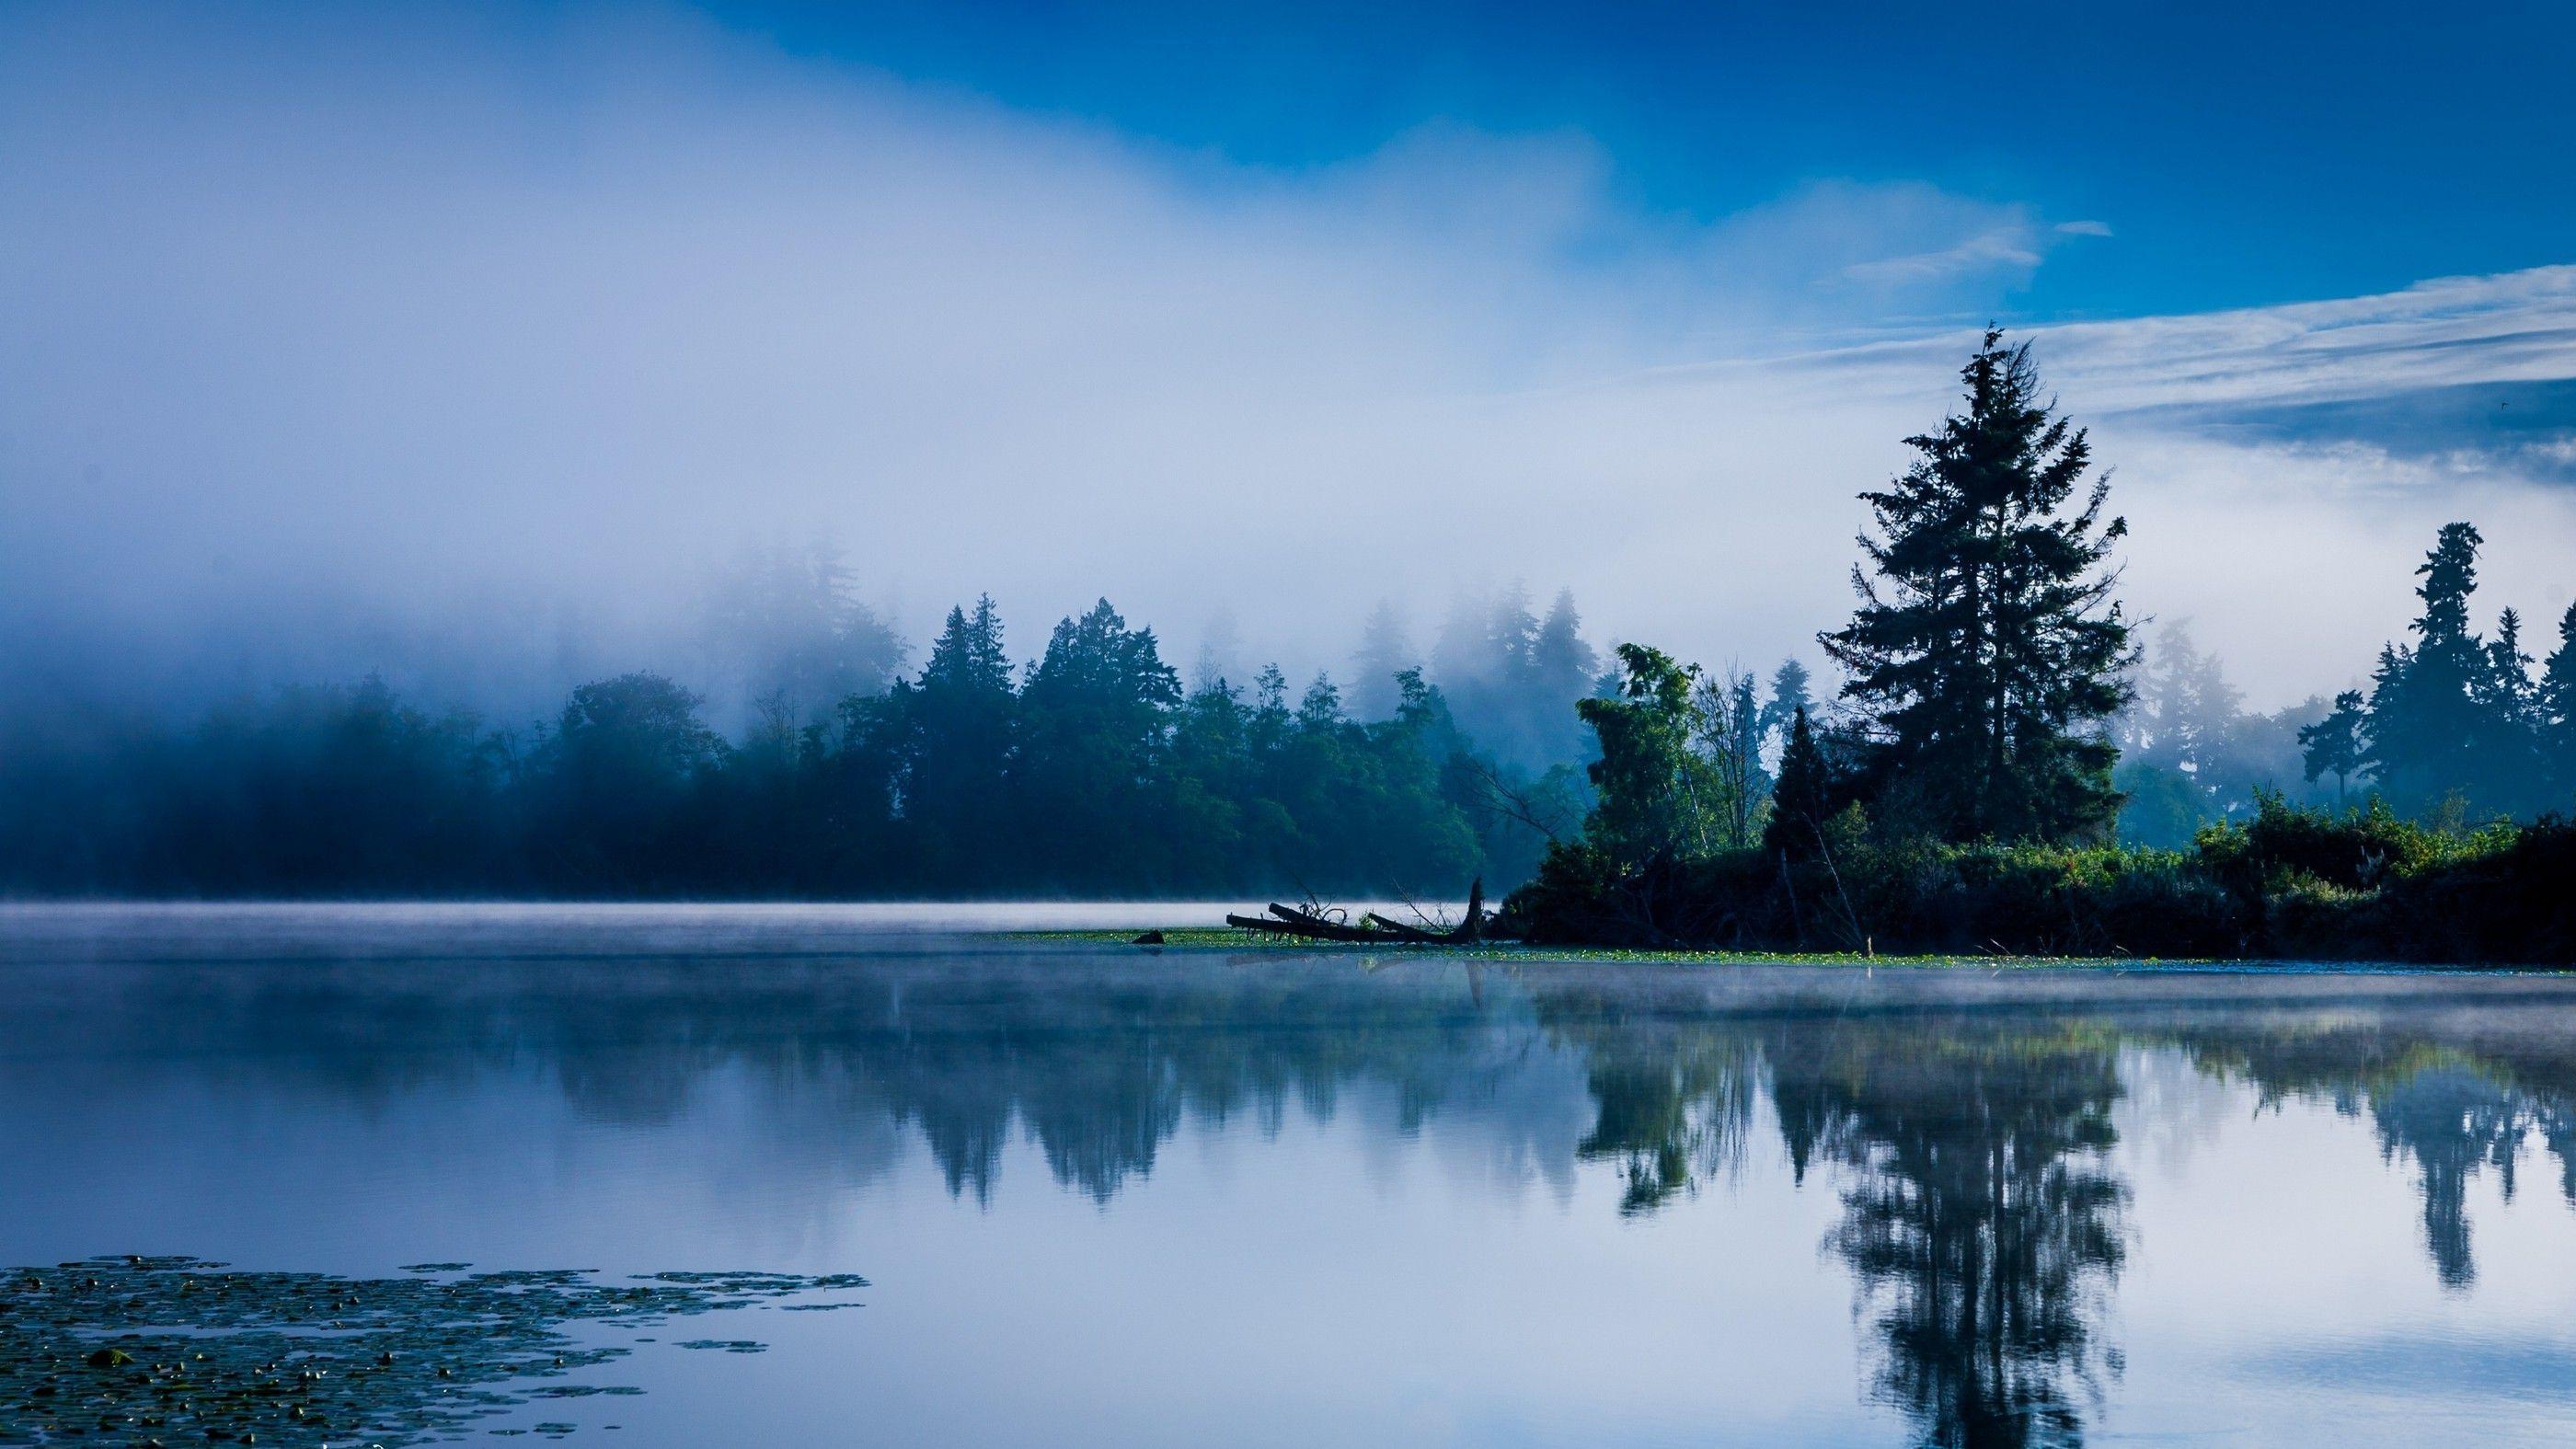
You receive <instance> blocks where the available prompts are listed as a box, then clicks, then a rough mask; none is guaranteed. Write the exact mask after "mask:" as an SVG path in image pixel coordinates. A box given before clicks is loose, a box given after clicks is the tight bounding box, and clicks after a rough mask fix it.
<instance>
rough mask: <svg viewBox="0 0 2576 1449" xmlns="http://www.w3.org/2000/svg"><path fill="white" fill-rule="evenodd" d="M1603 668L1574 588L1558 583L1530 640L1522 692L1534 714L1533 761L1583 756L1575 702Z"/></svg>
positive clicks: (1531, 729) (1540, 763)
mask: <svg viewBox="0 0 2576 1449" xmlns="http://www.w3.org/2000/svg"><path fill="white" fill-rule="evenodd" d="M1600 672H1601V656H1600V654H1598V653H1597V652H1595V651H1594V649H1593V647H1592V646H1591V645H1590V644H1588V643H1586V642H1584V638H1583V616H1582V615H1581V614H1580V613H1578V612H1576V610H1575V607H1574V592H1573V590H1571V589H1559V590H1558V591H1557V594H1556V600H1555V602H1553V603H1551V604H1549V605H1548V609H1547V617H1546V618H1545V619H1544V620H1542V621H1541V622H1540V624H1539V626H1538V634H1537V637H1536V638H1535V639H1534V640H1533V641H1532V643H1531V645H1530V667H1529V682H1528V686H1527V690H1526V692H1525V693H1524V695H1523V697H1522V699H1523V705H1524V708H1525V709H1526V710H1527V711H1528V712H1529V715H1530V719H1529V723H1528V732H1529V736H1530V743H1531V744H1532V746H1533V747H1534V758H1533V759H1532V760H1531V761H1530V763H1531V764H1532V765H1533V766H1543V765H1548V764H1554V763H1556V762H1558V761H1569V762H1570V761H1574V760H1579V759H1580V758H1582V756H1583V753H1584V739H1583V724H1582V720H1581V718H1580V717H1579V716H1577V715H1576V714H1575V713H1574V710H1573V708H1572V705H1573V704H1574V702H1575V701H1576V700H1579V699H1581V698H1583V696H1584V695H1586V694H1588V693H1590V692H1591V689H1592V679H1593V676H1594V675H1596V674H1598V673H1600Z"/></svg>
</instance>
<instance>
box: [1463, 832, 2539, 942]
mask: <svg viewBox="0 0 2576 1449" xmlns="http://www.w3.org/2000/svg"><path fill="white" fill-rule="evenodd" d="M1827 839H1828V840H1829V842H1830V845H1829V848H1827V849H1825V850H1821V851H1819V852H1817V853H1815V854H1813V855H1811V856H1809V857H1807V858H1804V859H1800V858H1794V857H1790V858H1784V857H1782V856H1779V855H1777V854H1775V853H1771V852H1767V851H1727V852H1720V853H1717V854H1714V855H1710V856H1706V857H1702V858H1700V859H1697V860H1691V861H1671V862H1660V863H1657V864H1656V865H1654V866H1651V867H1649V868H1647V869H1645V870H1630V869H1622V868H1621V867H1620V866H1619V865H1618V864H1617V863H1616V862H1615V861H1613V860H1611V859H1610V858H1609V857H1608V856H1606V855H1604V854H1602V853H1601V852H1598V851H1595V850H1591V849H1589V848H1588V847H1577V848H1573V849H1566V850H1560V851H1557V852H1554V853H1552V854H1551V855H1550V856H1549V858H1548V860H1547V862H1546V863H1545V864H1544V865H1543V866H1542V867H1541V869H1540V872H1539V875H1538V878H1537V879H1536V880H1535V881H1533V882H1532V883H1531V884H1530V885H1529V886H1527V887H1525V888H1524V889H1523V890H1521V891H1519V892H1516V893H1515V894H1514V895H1513V896H1512V898H1511V900H1510V902H1509V903H1508V906H1507V910H1508V912H1509V919H1511V920H1512V921H1513V922H1515V923H1516V924H1518V925H1520V926H1521V927H1522V928H1523V929H1524V930H1525V931H1526V932H1527V933H1528V935H1529V937H1530V939H1532V940H1534V941H1539V942H1545V943H1564V944H1576V943H1580V944H1592V945H1626V946H1658V947H1690V948H1700V949H1722V950H1738V951H1744V950H1751V951H1804V950H1811V949H1819V948H1821V949H1827V950H1850V951H1858V950H1876V951H1893V952H1970V953H1976V952H1983V953H1993V954H1998V955H2093V956H2153V957H2191V958H2207V957H2264V956H2282V957H2302V958H2327V959H2353V960H2402V961H2497V962H2539V963H2552V964H2570V963H2576V892H2570V891H2568V890H2567V889H2566V882H2567V881H2569V880H2571V879H2576V827H2571V826H2570V825H2568V824H2566V823H2564V822H2561V821H2557V820H2543V821H2541V822H2538V823H2536V824H2532V825H2520V826H2518V825H2513V824H2510V823H2498V824H2493V825H2489V826H2485V827H2482V828H2480V829H2477V830H2474V831H2467V832H2444V831H2442V830H2439V829H2436V828H2434V827H2431V826H2427V825H2424V824H2422V823H2419V822H2415V821H2410V820H2407V819H2404V818H2402V817H2400V816H2398V815H2396V814H2395V813H2394V812H2392V811H2390V810H2389V809H2388V808H2387V807H2386V806H2385V805H2382V804H2377V803H2374V804H2373V805H2371V806H2369V807H2365V808H2362V809H2358V810H2351V811H2346V812H2341V813H2336V812H2329V811H2324V810H2317V809H2302V808H2299V807H2295V806H2291V805H2289V804H2287V803H2285V802H2284V801H2282V800H2281V799H2280V797H2279V796H2277V795H2271V796H2267V797H2266V798H2265V799H2264V801H2263V802H2262V805H2261V808H2260V809H2259V810H2258V812H2257V814H2256V815H2255V817H2254V818H2253V819H2252V820H2250V821H2248V822H2246V823H2244V824H2235V825H2231V824H2219V825H2213V826H2211V827H2208V828H2207V829H2204V830H2203V831H2202V832H2201V834H2200V838H2199V840H2198V842H2197V843H2196V845H2195V846H2194V848H2193V849H2191V850H2188V851H2181V850H2152V849H2140V848H2136V847H2114V846H2092V847H2064V846H2049V845H2039V844H2020V845H2000V844H1995V843H1991V842H1980V843H1971V844H1965V845H1958V844H1947V843H1942V842H1938V841H1932V840H1927V839H1921V838H1916V839H1904V840H1891V839H1886V838H1873V837H1871V836H1870V835H1869V834H1868V833H1867V832H1866V831H1852V830H1842V829H1829V831H1828V832H1827Z"/></svg>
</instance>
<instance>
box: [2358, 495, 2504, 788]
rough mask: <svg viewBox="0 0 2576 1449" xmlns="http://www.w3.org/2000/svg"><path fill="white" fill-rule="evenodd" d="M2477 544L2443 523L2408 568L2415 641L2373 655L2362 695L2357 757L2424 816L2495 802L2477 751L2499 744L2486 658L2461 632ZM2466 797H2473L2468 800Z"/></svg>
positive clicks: (2483, 647) (2465, 531) (2467, 532)
mask: <svg viewBox="0 0 2576 1449" xmlns="http://www.w3.org/2000/svg"><path fill="white" fill-rule="evenodd" d="M2484 543H2485V540H2484V539H2483V538H2481V537H2479V536H2478V531H2477V529H2476V528H2475V527H2473V526H2471V525H2469V524H2466V523H2452V524H2446V525H2444V526H2443V528H2442V532H2441V535H2440V537H2439V538H2437V539H2436V540H2435V541H2434V544H2433V548H2432V551H2431V552H2430V553H2428V554H2426V555H2425V558H2424V562H2423V564H2422V565H2420V566H2419V567H2418V568H2417V569H2416V570H2415V572H2416V574H2417V575H2418V576H2419V577H2421V578H2422V579H2423V582H2422V583H2421V584H2419V585H2417V586H2416V590H2415V594H2416V597H2417V598H2419V599H2421V600H2422V601H2423V604H2424V612H2423V613H2422V614H2421V615H2419V616H2418V617H2417V618H2416V620H2415V623H2414V629H2413V632H2414V636H2415V637H2414V640H2413V642H2412V643H2411V644H2408V645H2405V646H2398V645H2389V646H2387V647H2385V648H2383V649H2382V650H2381V651H2380V656H2379V668H2378V671H2377V673H2376V675H2375V676H2374V678H2373V681H2372V685H2371V694H2370V720H2369V730H2368V733H2369V747H2368V749H2367V750H2366V751H2365V753H2364V760H2365V762H2366V763H2367V764H2368V765H2369V767H2370V770H2371V772H2372V774H2374V775H2375V776H2376V777H2377V778H2378V780H2379V782H2380V785H2381V787H2382V788H2383V789H2385V790H2386V791H2387V792H2388V794H2389V795H2390V796H2391V797H2392V798H2393V799H2394V800H2396V801H2397V802H2398V803H2399V804H2400V805H2401V806H2404V807H2406V808H2409V809H2419V810H2420V809H2424V808H2426V807H2429V806H2431V805H2433V804H2435V803H2437V802H2439V801H2440V800H2442V799H2443V798H2444V797H2445V796H2447V795H2451V794H2454V793H2460V794H2468V795H2470V798H2471V803H2472V804H2473V805H2476V806H2484V807H2489V808H2492V807H2493V806H2495V805H2496V804H2497V803H2498V802H2497V801H2495V800H2494V799H2492V798H2485V799H2480V798H2478V795H2481V794H2485V795H2490V796H2491V793H2492V792H2491V790H2488V789H2485V788H2482V787H2484V786H2486V784H2487V780H2488V776H2487V772H2486V770H2485V762H2484V761H2483V760H2482V759H2481V752H2482V751H2486V750H2490V749H2493V748H2494V747H2495V746H2496V744H2497V742H2498V737H2499V733H2500V731H2499V728H2498V721H2497V718H2496V713H2497V712H2496V708H2495V701H2494V695H2495V692H2496V691H2495V656H2494V652H2493V650H2492V649H2491V648H2490V647H2489V646H2488V645H2487V644H2485V643H2483V642H2482V641H2480V640H2479V638H2478V636H2477V635H2476V634H2475V633H2474V632H2473V631H2471V629H2470V628H2469V596H2470V595H2471V594H2472V593H2474V592H2476V590H2477V586H2478V569H2477V563H2478V549H2479V547H2480V546H2481V545H2482V544H2484ZM2473 792H2474V793H2473Z"/></svg>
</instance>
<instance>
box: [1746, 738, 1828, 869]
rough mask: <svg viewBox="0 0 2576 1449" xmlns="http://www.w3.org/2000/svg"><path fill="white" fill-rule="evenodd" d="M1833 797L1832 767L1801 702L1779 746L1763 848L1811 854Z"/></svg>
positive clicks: (1774, 851)
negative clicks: (1784, 742) (1768, 821)
mask: <svg viewBox="0 0 2576 1449" xmlns="http://www.w3.org/2000/svg"><path fill="white" fill-rule="evenodd" d="M1833 797H1834V789H1833V780H1832V769H1831V767H1830V766H1829V765H1828V764H1827V763H1826V760H1825V752H1824V749H1823V747H1822V746H1820V745H1819V744H1817V743H1816V731H1815V727H1814V726H1812V725H1810V724H1808V723H1807V710H1806V707H1805V706H1804V705H1801V706H1799V707H1797V708H1796V709H1795V710H1794V711H1792V712H1791V714H1790V716H1789V738H1788V742H1787V743H1786V744H1784V745H1782V746H1781V747H1780V782H1779V783H1778V784H1777V785H1774V786H1773V787H1772V789H1771V820H1770V823H1769V824H1768V825H1766V826H1765V827H1764V828H1763V832H1762V848H1763V849H1765V850H1767V851H1770V852H1772V853H1773V854H1775V855H1776V854H1779V853H1781V852H1783V851H1785V852H1787V853H1788V854H1791V855H1797V856H1804V855H1808V854H1811V853H1813V852H1814V850H1815V848H1816V845H1817V842H1818V841H1820V840H1822V839H1823V838H1824V828H1825V821H1826V820H1827V819H1828V818H1829V817H1830V816H1831V815H1832V813H1833Z"/></svg>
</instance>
